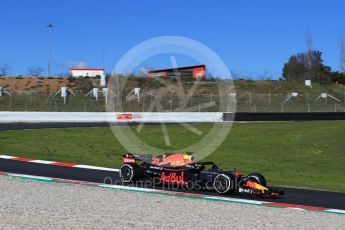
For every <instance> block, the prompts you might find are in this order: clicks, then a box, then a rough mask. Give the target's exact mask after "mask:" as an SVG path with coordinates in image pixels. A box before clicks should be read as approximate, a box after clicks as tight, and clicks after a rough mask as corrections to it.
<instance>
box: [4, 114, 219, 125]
mask: <svg viewBox="0 0 345 230" xmlns="http://www.w3.org/2000/svg"><path fill="white" fill-rule="evenodd" d="M15 122H25V123H40V122H166V123H169V122H188V123H192V122H223V113H219V112H172V113H171V112H166V113H158V112H156V113H147V112H144V113H140V112H138V113H109V112H93V113H92V112H0V123H15Z"/></svg>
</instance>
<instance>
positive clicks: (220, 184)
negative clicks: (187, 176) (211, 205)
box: [213, 174, 235, 194]
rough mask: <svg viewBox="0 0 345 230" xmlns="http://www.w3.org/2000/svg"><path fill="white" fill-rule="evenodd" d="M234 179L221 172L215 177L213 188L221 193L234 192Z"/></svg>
mask: <svg viewBox="0 0 345 230" xmlns="http://www.w3.org/2000/svg"><path fill="white" fill-rule="evenodd" d="M234 186H235V185H234V180H233V178H232V177H231V176H229V175H225V174H219V175H217V176H216V177H215V178H214V181H213V188H214V190H215V191H216V192H217V193H219V194H225V193H233V192H234Z"/></svg>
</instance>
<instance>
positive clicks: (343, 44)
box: [339, 35, 345, 73]
mask: <svg viewBox="0 0 345 230" xmlns="http://www.w3.org/2000/svg"><path fill="white" fill-rule="evenodd" d="M339 52H340V71H341V72H342V73H345V38H344V36H343V35H341V36H340V41H339Z"/></svg>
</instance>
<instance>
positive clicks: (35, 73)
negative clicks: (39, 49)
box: [28, 66, 44, 76]
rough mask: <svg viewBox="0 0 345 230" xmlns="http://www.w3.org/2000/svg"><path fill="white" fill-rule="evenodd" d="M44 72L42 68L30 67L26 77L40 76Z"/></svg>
mask: <svg viewBox="0 0 345 230" xmlns="http://www.w3.org/2000/svg"><path fill="white" fill-rule="evenodd" d="M43 71H44V68H42V67H40V66H30V67H29V68H28V75H29V76H40V75H41V74H42V73H43Z"/></svg>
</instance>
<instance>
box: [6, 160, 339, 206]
mask: <svg viewBox="0 0 345 230" xmlns="http://www.w3.org/2000/svg"><path fill="white" fill-rule="evenodd" d="M0 171H4V172H10V173H20V174H29V175H35V176H46V177H54V178H63V179H70V180H80V181H88V182H96V183H103V182H104V180H105V178H108V179H107V180H106V182H108V183H109V182H110V183H115V181H118V182H119V174H118V172H112V171H104V170H93V169H81V168H71V167H63V166H55V165H46V164H38V163H29V162H20V161H14V160H7V159H0ZM110 178H111V180H110ZM111 181H112V182H111ZM156 189H160V188H159V187H156ZM283 189H284V191H285V196H284V197H281V198H276V199H263V198H260V199H258V200H267V201H272V202H279V203H288V204H298V205H306V206H317V207H324V208H332V209H345V193H338V192H328V191H316V190H305V189H294V188H283ZM183 191H184V192H186V191H185V190H183ZM193 193H203V194H206V195H216V193H213V192H205V191H193ZM232 197H235V198H240V197H241V196H232ZM246 199H248V198H247V197H246ZM250 199H253V198H250Z"/></svg>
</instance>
